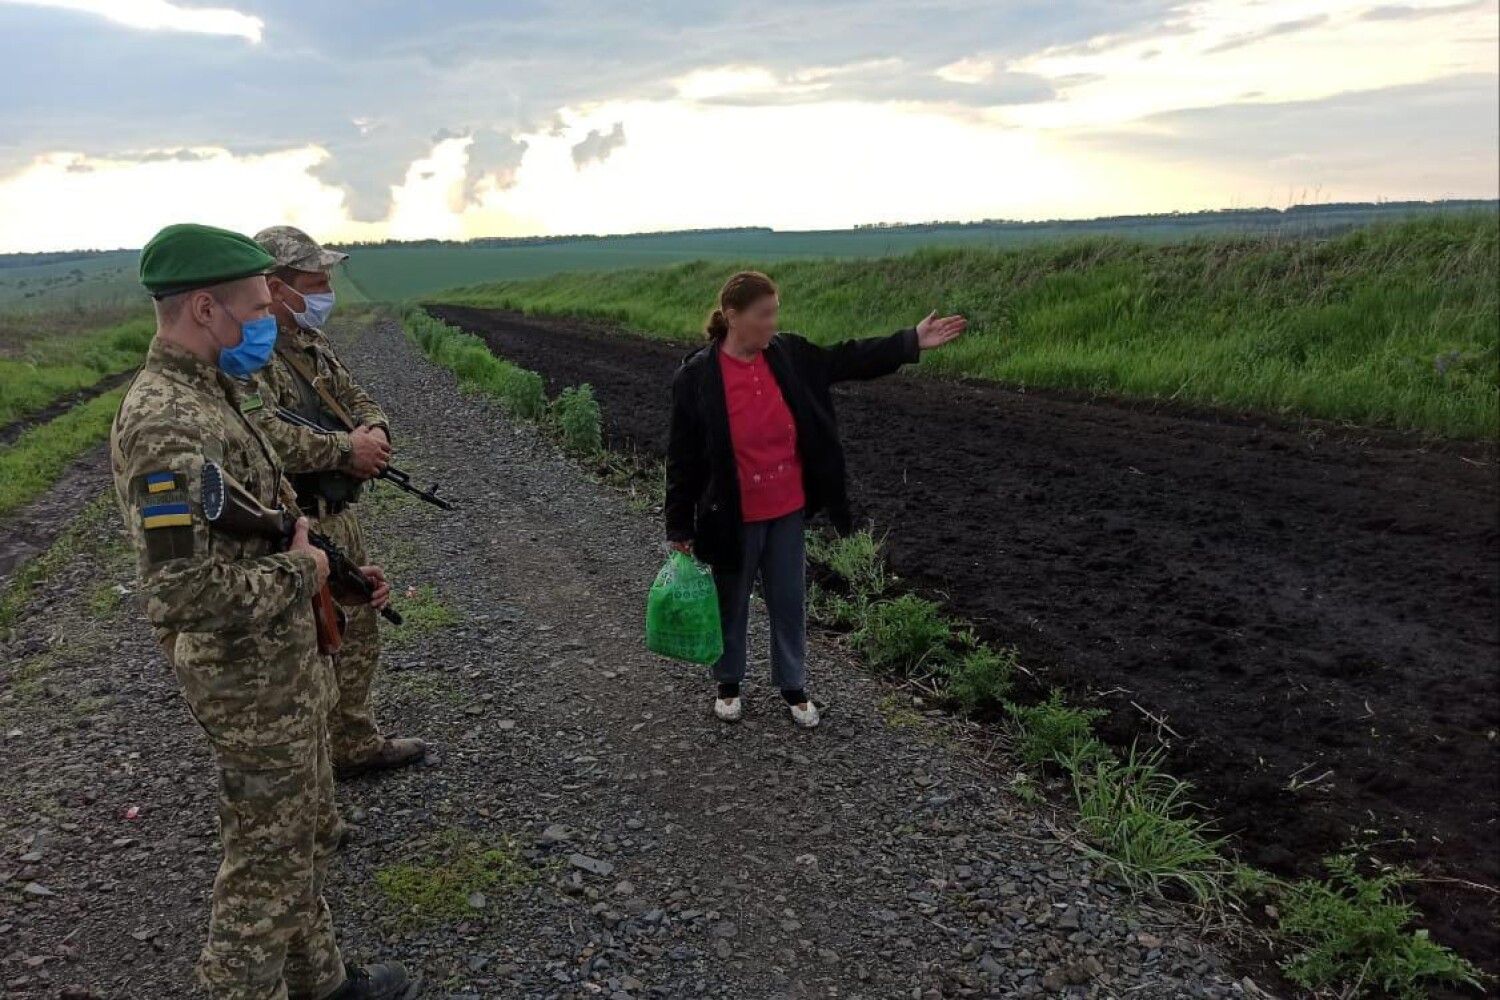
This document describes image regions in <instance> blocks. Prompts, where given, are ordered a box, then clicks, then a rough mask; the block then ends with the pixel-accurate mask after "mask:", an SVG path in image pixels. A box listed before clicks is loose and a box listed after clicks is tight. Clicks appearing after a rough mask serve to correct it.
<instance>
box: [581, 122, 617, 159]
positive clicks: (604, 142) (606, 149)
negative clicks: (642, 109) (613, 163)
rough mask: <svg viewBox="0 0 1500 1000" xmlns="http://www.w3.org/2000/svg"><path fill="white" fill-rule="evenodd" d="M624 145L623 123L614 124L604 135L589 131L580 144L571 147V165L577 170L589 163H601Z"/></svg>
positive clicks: (596, 130)
mask: <svg viewBox="0 0 1500 1000" xmlns="http://www.w3.org/2000/svg"><path fill="white" fill-rule="evenodd" d="M623 145H625V123H624V122H615V127H614V128H612V129H610V131H609V132H608V133H607V134H606V133H604V132H600V131H599V130H598V129H590V130H589V134H588V135H587V136H585V137H584V139H583V141H582V142H579V143H576V144H575V145H574V146H573V165H574V166H575V167H577V168H578V169H579V170H582V169H583V168H584V167H586V166H588V165H589V164H590V163H603V162H604V161H605V160H607V159H609V155H610V154H611V153H613V152H614V151H615V150H617V149H619V148H620V147H621V146H623Z"/></svg>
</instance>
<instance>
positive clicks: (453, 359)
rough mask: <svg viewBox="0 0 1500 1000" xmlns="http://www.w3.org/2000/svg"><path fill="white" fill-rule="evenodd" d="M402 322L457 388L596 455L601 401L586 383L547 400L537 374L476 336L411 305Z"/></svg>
mask: <svg viewBox="0 0 1500 1000" xmlns="http://www.w3.org/2000/svg"><path fill="white" fill-rule="evenodd" d="M401 321H402V324H403V327H404V328H405V330H406V334H407V336H408V337H410V338H411V339H412V340H413V341H415V342H416V344H417V345H418V346H419V347H421V348H422V351H423V353H425V354H426V355H427V356H428V357H429V358H431V359H432V360H433V361H435V362H437V363H438V364H440V365H442V366H443V367H445V368H449V369H451V370H452V371H453V373H454V374H455V375H457V376H458V384H459V387H460V388H461V389H464V390H466V391H470V392H480V393H484V394H485V395H487V396H489V397H490V398H492V399H494V400H496V401H497V402H499V404H500V405H501V406H502V407H504V408H505V409H506V410H507V411H508V412H509V413H510V414H511V415H512V416H516V417H520V418H521V419H523V420H531V421H536V422H538V423H540V424H541V425H542V427H543V429H544V430H545V431H547V433H548V434H550V435H551V436H552V437H553V438H554V440H556V441H558V443H559V444H561V445H562V446H563V447H564V448H566V449H567V450H568V451H570V452H572V453H573V454H575V455H577V456H579V457H582V458H593V457H597V456H598V455H599V453H600V451H601V450H602V439H603V432H602V430H601V426H600V417H599V404H598V403H597V402H596V401H595V399H594V391H593V389H592V388H590V387H589V386H588V385H581V386H569V387H568V388H566V389H564V390H563V391H562V392H561V393H560V394H559V395H558V397H557V398H556V399H555V400H552V401H551V402H549V401H548V400H547V393H546V389H545V387H544V385H543V383H542V377H541V376H540V375H538V374H537V373H536V372H534V371H530V370H529V369H526V368H522V367H520V366H519V365H514V364H511V363H510V362H509V361H506V360H504V359H503V358H497V357H496V356H495V355H494V354H493V353H491V352H490V349H489V347H487V346H486V345H485V343H484V341H482V340H480V339H479V338H478V337H475V336H472V335H470V334H467V333H464V332H462V331H461V330H459V329H458V328H456V327H452V326H449V325H448V324H447V323H444V322H443V321H442V320H439V319H434V318H433V317H431V316H429V315H427V314H426V313H425V312H423V311H422V310H420V309H417V308H415V307H409V308H407V309H405V310H403V312H402V314H401Z"/></svg>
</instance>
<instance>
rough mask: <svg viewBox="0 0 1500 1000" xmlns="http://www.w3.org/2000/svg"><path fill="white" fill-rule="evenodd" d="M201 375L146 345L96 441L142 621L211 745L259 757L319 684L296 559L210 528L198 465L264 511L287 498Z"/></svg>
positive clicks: (311, 701) (302, 713)
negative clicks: (132, 553) (166, 654)
mask: <svg viewBox="0 0 1500 1000" xmlns="http://www.w3.org/2000/svg"><path fill="white" fill-rule="evenodd" d="M242 403H243V398H242V396H241V395H240V393H239V390H238V388H237V387H236V385H235V384H234V383H233V382H232V381H230V380H229V379H228V378H226V377H225V376H223V375H222V374H221V373H220V372H219V370H218V369H217V368H216V367H214V366H213V365H211V364H208V363H206V362H203V361H200V360H199V359H198V358H196V357H194V356H193V355H192V354H190V353H188V352H187V351H185V350H183V349H181V348H179V347H176V346H174V345H171V344H165V343H163V342H161V341H160V340H153V341H152V342H151V348H150V350H149V351H148V352H147V355H146V363H145V366H144V367H143V368H142V369H141V372H140V374H139V375H137V376H136V379H135V381H134V382H133V383H132V384H131V386H130V389H129V391H127V392H126V394H125V399H124V401H123V402H122V403H121V405H120V412H119V413H118V414H117V415H116V417H115V422H114V426H113V428H112V429H111V431H110V465H111V468H112V471H113V473H114V483H115V493H116V495H117V497H118V500H119V504H120V512H121V514H122V515H123V516H124V519H125V526H126V530H127V532H128V533H129V535H130V539H131V542H132V543H133V544H134V546H135V549H136V553H137V556H138V565H139V573H140V582H141V591H142V594H143V596H144V598H145V604H146V616H147V618H149V619H150V621H151V624H152V625H153V626H154V627H155V628H156V630H157V634H158V636H159V637H162V638H164V639H166V640H167V642H166V645H167V647H168V649H169V651H170V657H171V659H172V661H173V666H174V668H175V669H176V671H177V676H178V679H179V680H180V681H181V683H182V688H183V694H184V696H185V697H186V699H187V702H188V705H189V707H190V708H191V709H192V711H193V714H194V715H195V716H196V717H197V719H198V722H199V723H200V724H201V725H202V726H203V728H204V729H205V730H206V731H207V732H208V734H209V736H210V738H212V739H213V740H214V741H215V742H216V743H221V744H225V745H228V746H231V747H233V746H243V747H263V746H271V745H276V744H283V743H288V742H290V741H292V740H297V739H302V738H305V737H307V736H309V735H311V734H312V733H314V732H316V726H317V725H318V722H319V720H320V719H321V718H322V715H323V712H324V710H325V709H326V707H327V706H328V705H329V704H330V701H331V698H332V687H333V679H332V676H331V675H330V673H329V670H330V667H329V666H328V663H327V660H326V659H325V658H324V657H321V656H319V655H318V651H317V637H316V633H315V630H314V626H313V619H312V611H311V597H312V594H313V589H314V586H315V584H316V581H317V575H316V574H317V570H316V565H315V563H314V560H313V558H312V556H311V555H309V554H307V553H290V552H277V551H276V548H277V546H276V544H275V543H274V542H273V541H271V540H269V539H264V538H246V537H236V536H231V535H227V534H223V533H221V532H218V531H214V530H211V529H210V527H209V525H208V522H207V521H206V520H205V519H204V516H203V507H202V485H203V466H204V463H205V462H215V463H217V464H219V465H220V466H221V467H222V468H223V469H224V471H225V472H227V473H228V474H229V475H231V476H233V477H234V478H235V479H237V480H239V482H241V483H242V484H244V486H245V488H246V489H247V490H249V491H250V492H251V493H253V494H254V495H255V496H256V498H257V499H259V500H260V501H261V502H262V503H264V504H266V505H267V506H270V507H275V506H277V505H278V504H279V503H281V502H282V501H284V500H285V498H286V496H287V495H288V492H289V488H288V487H287V486H286V483H285V480H284V479H283V478H282V475H281V469H280V466H279V461H278V459H277V457H276V453H275V451H274V450H273V449H272V447H271V445H270V443H269V442H268V441H267V440H266V439H265V437H264V436H263V435H262V434H261V433H260V432H259V431H258V430H257V429H256V428H255V426H254V425H253V424H251V423H250V422H249V420H247V419H246V418H245V416H244V415H243V414H242V413H241V412H240V410H241V406H242Z"/></svg>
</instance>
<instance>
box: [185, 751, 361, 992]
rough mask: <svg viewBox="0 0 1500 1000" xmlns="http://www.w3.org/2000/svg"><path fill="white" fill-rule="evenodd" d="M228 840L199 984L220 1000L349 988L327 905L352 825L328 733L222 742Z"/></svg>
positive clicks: (219, 756) (223, 832)
mask: <svg viewBox="0 0 1500 1000" xmlns="http://www.w3.org/2000/svg"><path fill="white" fill-rule="evenodd" d="M213 749H214V757H215V761H216V763H217V765H218V771H219V838H220V840H221V841H222V842H223V847H224V860H223V862H222V863H221V864H220V865H219V874H218V877H217V878H216V879H214V889H213V898H212V908H211V911H210V916H209V924H208V943H207V944H206V945H205V946H204V948H203V953H202V954H201V955H200V956H199V958H198V978H199V981H200V982H202V984H203V985H204V986H205V987H206V988H207V990H208V992H209V995H210V996H212V997H213V998H214V1000H317V998H322V997H326V996H327V995H328V994H329V993H331V992H333V991H334V990H335V989H337V988H338V987H339V986H340V985H341V984H342V983H343V980H344V965H343V959H342V956H341V955H340V954H339V946H338V942H337V941H336V940H335V938H334V932H333V918H332V917H331V916H330V914H329V912H328V904H327V903H325V902H324V901H323V883H324V880H325V878H326V876H327V872H328V861H329V859H330V858H331V857H332V855H333V854H334V853H335V852H336V851H337V850H338V845H339V838H340V836H341V834H342V832H343V824H342V821H341V820H340V819H339V814H338V810H337V808H336V807H335V806H334V800H333V768H332V766H331V764H330V761H329V756H328V735H327V732H326V731H325V730H324V729H323V727H321V726H319V727H318V732H317V733H316V734H315V735H312V736H308V737H306V738H303V739H299V740H295V741H293V742H291V743H283V744H280V745H278V746H269V747H257V748H251V749H246V748H242V747H233V748H231V747H229V746H226V745H224V744H214V747H213Z"/></svg>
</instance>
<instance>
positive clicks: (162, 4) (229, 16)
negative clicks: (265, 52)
mask: <svg viewBox="0 0 1500 1000" xmlns="http://www.w3.org/2000/svg"><path fill="white" fill-rule="evenodd" d="M0 3H8V4H25V5H27V6H32V7H52V8H55V9H57V10H68V11H78V12H80V13H84V14H97V15H99V16H100V17H104V18H108V19H109V20H111V21H114V22H115V23H116V24H123V25H125V26H127V27H131V28H145V29H147V30H151V31H189V32H194V33H197V34H203V35H237V36H239V37H240V38H243V39H245V40H246V41H250V42H259V41H260V39H261V35H262V33H263V31H264V29H265V22H264V21H262V20H261V19H260V18H258V17H253V16H251V15H250V14H242V13H240V12H239V11H237V10H229V9H226V8H220V7H184V6H182V5H181V4H175V3H170V2H168V0H0Z"/></svg>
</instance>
